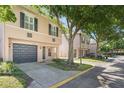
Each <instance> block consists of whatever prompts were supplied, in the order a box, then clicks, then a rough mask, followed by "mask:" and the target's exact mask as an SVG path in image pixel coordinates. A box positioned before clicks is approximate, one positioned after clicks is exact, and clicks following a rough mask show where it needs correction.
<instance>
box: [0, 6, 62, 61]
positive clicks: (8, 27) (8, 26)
mask: <svg viewBox="0 0 124 93" xmlns="http://www.w3.org/2000/svg"><path fill="white" fill-rule="evenodd" d="M13 12H14V13H15V15H16V18H17V20H16V22H15V23H11V22H8V23H1V24H0V58H2V59H3V60H5V61H8V60H10V61H14V62H17V63H22V62H42V61H44V60H48V59H52V58H57V57H58V54H59V53H58V48H59V45H60V43H61V33H60V32H59V29H58V27H57V25H54V24H53V23H51V22H50V21H49V19H48V18H47V17H45V16H43V15H41V14H39V13H38V12H37V11H36V10H34V9H33V8H31V7H30V6H13Z"/></svg>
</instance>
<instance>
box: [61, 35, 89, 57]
mask: <svg viewBox="0 0 124 93" xmlns="http://www.w3.org/2000/svg"><path fill="white" fill-rule="evenodd" d="M89 43H90V38H89V37H88V35H86V34H85V33H77V35H76V36H75V39H74V43H73V47H74V50H73V53H74V58H79V57H84V56H86V54H88V53H89ZM59 57H60V58H67V57H68V41H67V39H66V38H65V36H64V35H62V43H61V45H60V47H59Z"/></svg>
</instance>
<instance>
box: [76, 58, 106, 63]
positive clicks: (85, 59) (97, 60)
mask: <svg viewBox="0 0 124 93" xmlns="http://www.w3.org/2000/svg"><path fill="white" fill-rule="evenodd" d="M77 61H78V62H79V61H80V59H77V60H76V62H77ZM82 61H85V62H105V60H104V59H95V58H82Z"/></svg>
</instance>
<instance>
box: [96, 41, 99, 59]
mask: <svg viewBox="0 0 124 93" xmlns="http://www.w3.org/2000/svg"><path fill="white" fill-rule="evenodd" d="M96 44H97V47H96V57H97V55H98V54H99V42H98V41H96Z"/></svg>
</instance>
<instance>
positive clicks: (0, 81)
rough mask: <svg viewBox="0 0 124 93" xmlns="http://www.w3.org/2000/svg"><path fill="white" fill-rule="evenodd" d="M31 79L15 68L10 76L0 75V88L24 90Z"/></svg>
mask: <svg viewBox="0 0 124 93" xmlns="http://www.w3.org/2000/svg"><path fill="white" fill-rule="evenodd" d="M31 81H32V79H31V78H30V77H29V76H27V75H26V74H25V73H24V72H22V71H21V70H20V69H18V68H17V67H16V68H15V71H14V72H13V73H12V75H0V88H25V87H27V86H28V85H29V84H30V82H31Z"/></svg>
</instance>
